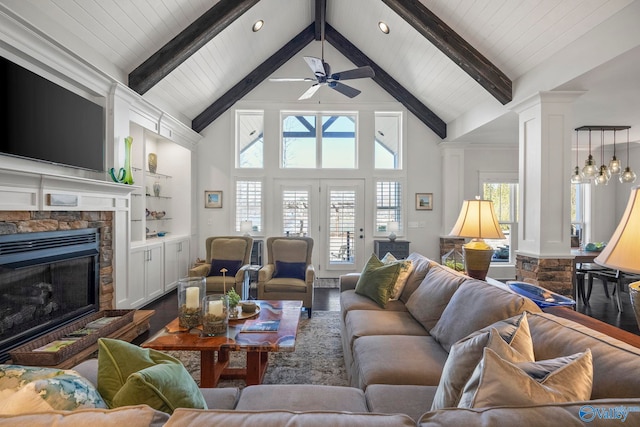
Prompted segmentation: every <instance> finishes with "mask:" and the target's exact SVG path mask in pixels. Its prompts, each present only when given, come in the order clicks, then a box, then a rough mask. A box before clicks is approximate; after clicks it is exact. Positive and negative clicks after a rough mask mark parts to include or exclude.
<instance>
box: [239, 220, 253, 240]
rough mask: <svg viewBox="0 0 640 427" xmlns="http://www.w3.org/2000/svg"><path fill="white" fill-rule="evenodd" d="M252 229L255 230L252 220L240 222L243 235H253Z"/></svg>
mask: <svg viewBox="0 0 640 427" xmlns="http://www.w3.org/2000/svg"><path fill="white" fill-rule="evenodd" d="M251 231H253V222H252V221H241V222H240V232H241V233H243V236H246V237H248V236H251Z"/></svg>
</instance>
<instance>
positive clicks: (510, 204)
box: [480, 174, 518, 264]
mask: <svg viewBox="0 0 640 427" xmlns="http://www.w3.org/2000/svg"><path fill="white" fill-rule="evenodd" d="M506 175H510V174H506ZM480 180H481V185H482V198H483V199H485V200H492V201H493V208H494V210H495V212H496V216H497V217H498V222H499V223H500V227H501V229H502V233H503V234H504V236H505V238H504V239H485V242H486V243H487V244H488V245H490V246H491V247H492V248H493V249H494V254H493V258H492V259H491V262H494V263H507V264H513V263H515V256H514V253H515V249H516V247H515V246H516V245H517V242H518V239H517V232H518V182H517V179H508V178H507V177H506V176H494V177H489V176H485V177H483V176H482V174H481V177H480Z"/></svg>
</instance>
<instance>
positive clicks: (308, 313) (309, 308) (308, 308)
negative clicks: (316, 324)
mask: <svg viewBox="0 0 640 427" xmlns="http://www.w3.org/2000/svg"><path fill="white" fill-rule="evenodd" d="M307 315H308V316H309V319H311V307H307Z"/></svg>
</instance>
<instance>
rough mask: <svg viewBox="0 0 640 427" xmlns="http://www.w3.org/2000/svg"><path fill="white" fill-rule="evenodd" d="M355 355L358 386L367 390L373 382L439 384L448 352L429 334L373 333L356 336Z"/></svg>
mask: <svg viewBox="0 0 640 427" xmlns="http://www.w3.org/2000/svg"><path fill="white" fill-rule="evenodd" d="M353 358H354V365H353V366H354V371H356V372H355V373H354V375H356V376H357V382H358V383H357V386H358V387H359V388H361V389H363V390H366V388H367V386H369V385H370V384H413V385H432V386H437V385H438V383H439V381H440V375H441V373H442V369H443V367H444V364H445V362H446V360H447V353H446V352H445V351H444V350H443V349H442V347H441V346H440V344H438V343H437V342H436V341H435V340H434V339H433V338H432V337H428V336H427V337H421V336H410V335H372V336H366V337H360V338H358V339H357V340H355V342H354V343H353ZM425 409H427V408H425Z"/></svg>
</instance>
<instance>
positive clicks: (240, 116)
mask: <svg viewBox="0 0 640 427" xmlns="http://www.w3.org/2000/svg"><path fill="white" fill-rule="evenodd" d="M236 162H237V165H238V167H239V168H263V167H264V112H263V111H236Z"/></svg>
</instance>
